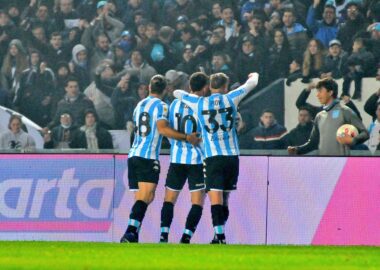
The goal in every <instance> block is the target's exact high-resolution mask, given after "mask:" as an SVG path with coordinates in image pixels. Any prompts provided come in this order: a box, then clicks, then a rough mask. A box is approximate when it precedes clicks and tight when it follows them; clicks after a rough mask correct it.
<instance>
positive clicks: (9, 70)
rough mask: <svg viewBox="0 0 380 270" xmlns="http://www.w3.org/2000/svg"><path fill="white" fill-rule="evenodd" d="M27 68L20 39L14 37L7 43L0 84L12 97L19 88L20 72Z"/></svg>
mask: <svg viewBox="0 0 380 270" xmlns="http://www.w3.org/2000/svg"><path fill="white" fill-rule="evenodd" d="M0 16H1V15H0ZM27 68H28V55H27V52H26V50H25V48H24V46H23V45H22V43H21V41H20V40H18V39H14V40H12V41H11V42H10V43H9V48H8V52H7V54H6V56H5V59H4V61H3V65H2V67H1V85H2V87H3V88H4V89H6V90H8V91H9V92H10V93H11V97H12V98H13V97H14V95H15V94H16V92H17V90H18V88H19V83H20V77H21V73H22V72H23V71H24V70H25V69H27Z"/></svg>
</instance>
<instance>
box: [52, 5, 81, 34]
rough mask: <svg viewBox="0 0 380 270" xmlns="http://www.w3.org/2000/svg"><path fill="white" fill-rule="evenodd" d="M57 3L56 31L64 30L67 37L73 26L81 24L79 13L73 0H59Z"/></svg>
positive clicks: (55, 15)
mask: <svg viewBox="0 0 380 270" xmlns="http://www.w3.org/2000/svg"><path fill="white" fill-rule="evenodd" d="M56 4H57V5H56V7H55V14H54V31H58V32H62V34H63V36H65V37H66V36H67V34H68V32H69V30H70V29H71V28H73V27H76V26H78V25H79V14H78V12H77V11H76V10H75V9H74V1H73V0H58V1H56Z"/></svg>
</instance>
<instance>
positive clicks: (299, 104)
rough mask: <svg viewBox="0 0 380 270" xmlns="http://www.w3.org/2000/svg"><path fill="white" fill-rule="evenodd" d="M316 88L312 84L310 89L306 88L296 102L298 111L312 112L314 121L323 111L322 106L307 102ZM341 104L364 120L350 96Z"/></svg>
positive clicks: (342, 100)
mask: <svg viewBox="0 0 380 270" xmlns="http://www.w3.org/2000/svg"><path fill="white" fill-rule="evenodd" d="M315 86H316V85H315V83H310V84H309V85H308V87H307V88H305V89H304V90H303V91H302V92H301V94H300V95H299V96H298V98H297V101H296V106H297V108H298V109H300V108H302V107H305V108H307V109H308V110H309V111H310V112H311V115H312V117H313V119H314V117H315V116H316V115H317V113H319V112H320V111H322V110H323V107H322V106H315V105H312V104H310V103H308V102H307V99H308V98H309V96H310V93H311V90H313V89H314V88H315ZM341 102H343V103H344V105H346V106H347V107H349V108H350V109H351V110H353V111H354V112H355V114H356V115H357V116H358V117H359V118H360V120H362V117H361V115H360V112H359V110H358V108H357V107H356V106H355V104H354V103H353V102H352V101H351V99H350V98H349V97H348V96H344V97H342V99H341Z"/></svg>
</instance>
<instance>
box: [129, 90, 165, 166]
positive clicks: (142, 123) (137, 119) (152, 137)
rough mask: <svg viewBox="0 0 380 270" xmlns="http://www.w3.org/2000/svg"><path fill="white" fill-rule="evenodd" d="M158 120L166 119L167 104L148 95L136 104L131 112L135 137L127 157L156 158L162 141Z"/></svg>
mask: <svg viewBox="0 0 380 270" xmlns="http://www.w3.org/2000/svg"><path fill="white" fill-rule="evenodd" d="M158 120H166V121H168V105H167V104H166V103H165V102H163V101H162V100H160V99H158V98H156V97H152V96H148V97H147V98H145V99H143V100H141V101H140V102H139V103H138V104H137V106H136V108H135V110H134V112H133V122H134V124H135V139H134V141H133V145H132V147H131V149H130V151H129V157H133V156H138V157H142V158H146V159H155V160H158V156H159V153H160V148H161V142H162V135H160V133H158V130H157V123H156V122H157V121H158Z"/></svg>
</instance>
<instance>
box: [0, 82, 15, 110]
mask: <svg viewBox="0 0 380 270" xmlns="http://www.w3.org/2000/svg"><path fill="white" fill-rule="evenodd" d="M0 106H3V107H5V108H9V109H12V108H13V105H12V101H11V98H10V96H9V92H8V91H7V90H4V89H3V88H1V86H0Z"/></svg>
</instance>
